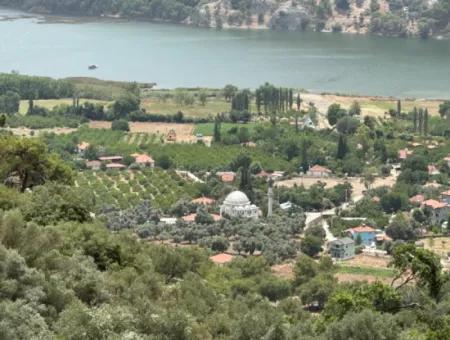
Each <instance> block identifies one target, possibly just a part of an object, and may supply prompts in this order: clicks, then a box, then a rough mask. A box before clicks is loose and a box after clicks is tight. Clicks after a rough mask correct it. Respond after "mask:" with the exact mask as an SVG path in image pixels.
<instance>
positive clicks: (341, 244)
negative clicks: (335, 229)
mask: <svg viewBox="0 0 450 340" xmlns="http://www.w3.org/2000/svg"><path fill="white" fill-rule="evenodd" d="M330 255H331V257H332V258H335V259H337V260H348V259H351V258H353V257H355V241H353V240H352V239H351V238H349V237H344V238H339V239H337V240H334V241H332V242H331V243H330Z"/></svg>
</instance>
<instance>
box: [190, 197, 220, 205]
mask: <svg viewBox="0 0 450 340" xmlns="http://www.w3.org/2000/svg"><path fill="white" fill-rule="evenodd" d="M215 202H216V200H214V199H212V198H209V197H199V198H196V199H195V200H192V201H191V203H194V204H203V205H211V204H214V203H215Z"/></svg>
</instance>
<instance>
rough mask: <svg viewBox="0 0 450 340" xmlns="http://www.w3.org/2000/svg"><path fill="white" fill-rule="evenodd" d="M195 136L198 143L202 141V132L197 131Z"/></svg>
mask: <svg viewBox="0 0 450 340" xmlns="http://www.w3.org/2000/svg"><path fill="white" fill-rule="evenodd" d="M195 138H197V142H198V143H201V142H203V133H197V134H196V135H195Z"/></svg>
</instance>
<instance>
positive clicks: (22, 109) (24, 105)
mask: <svg viewBox="0 0 450 340" xmlns="http://www.w3.org/2000/svg"><path fill="white" fill-rule="evenodd" d="M85 102H90V103H99V104H104V105H106V104H108V103H109V102H107V101H104V100H96V99H83V98H82V99H80V104H83V103H85ZM72 104H73V100H72V98H61V99H39V100H35V101H34V105H35V106H40V107H43V108H46V109H48V110H51V109H53V108H54V107H55V106H58V105H72ZM27 112H28V100H21V101H20V106H19V113H20V114H23V115H24V114H26V113H27Z"/></svg>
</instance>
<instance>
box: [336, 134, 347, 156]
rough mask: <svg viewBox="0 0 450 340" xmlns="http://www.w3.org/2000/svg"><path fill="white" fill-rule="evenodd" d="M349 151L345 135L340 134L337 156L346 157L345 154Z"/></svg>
mask: <svg viewBox="0 0 450 340" xmlns="http://www.w3.org/2000/svg"><path fill="white" fill-rule="evenodd" d="M347 151H348V148H347V141H346V140H345V137H344V135H342V134H340V135H339V141H338V148H337V155H336V157H337V158H338V159H344V157H345V155H346V154H347Z"/></svg>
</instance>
